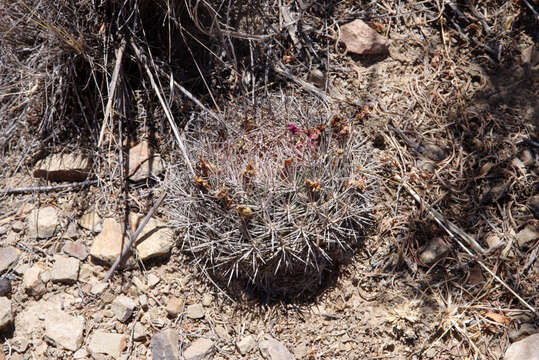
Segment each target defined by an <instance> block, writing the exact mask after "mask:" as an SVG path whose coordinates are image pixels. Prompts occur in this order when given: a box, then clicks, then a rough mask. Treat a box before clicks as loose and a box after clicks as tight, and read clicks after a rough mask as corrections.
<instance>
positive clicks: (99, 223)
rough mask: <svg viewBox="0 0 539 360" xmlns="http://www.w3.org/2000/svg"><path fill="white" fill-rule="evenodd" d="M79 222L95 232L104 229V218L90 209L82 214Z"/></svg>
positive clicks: (83, 226) (81, 225)
mask: <svg viewBox="0 0 539 360" xmlns="http://www.w3.org/2000/svg"><path fill="white" fill-rule="evenodd" d="M77 223H78V224H79V226H80V227H82V228H84V229H86V230H90V231H92V232H95V233H99V232H101V231H102V230H103V220H102V219H101V217H100V216H99V215H98V214H97V213H96V212H95V211H90V212H88V213H86V214H84V215H82V216H81V217H80V219H78V220H77Z"/></svg>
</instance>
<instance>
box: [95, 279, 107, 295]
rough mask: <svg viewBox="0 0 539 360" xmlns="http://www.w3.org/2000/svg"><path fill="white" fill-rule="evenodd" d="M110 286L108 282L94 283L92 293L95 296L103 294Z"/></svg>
mask: <svg viewBox="0 0 539 360" xmlns="http://www.w3.org/2000/svg"><path fill="white" fill-rule="evenodd" d="M108 286H109V284H108V283H105V282H98V283H96V284H93V285H92V288H91V289H90V293H91V294H92V295H95V296H97V295H101V294H103V293H104V292H105V290H106V289H107V287H108Z"/></svg>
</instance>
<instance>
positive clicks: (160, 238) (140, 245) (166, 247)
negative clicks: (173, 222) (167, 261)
mask: <svg viewBox="0 0 539 360" xmlns="http://www.w3.org/2000/svg"><path fill="white" fill-rule="evenodd" d="M142 218H143V216H142V215H138V214H133V213H132V214H130V215H129V223H130V225H131V233H134V232H135V231H136V228H137V226H138V224H139V223H140V221H142ZM173 235H174V234H173V231H172V230H171V229H170V228H169V227H168V226H166V224H165V223H163V222H161V221H159V220H156V219H150V220H149V221H148V223H147V224H146V226H144V229H142V232H141V233H140V235H139V237H138V238H137V245H136V249H137V254H138V256H139V258H140V259H141V260H142V261H146V260H149V259H152V258H156V257H162V256H167V255H168V254H169V253H170V250H171V249H172V246H174V236H173Z"/></svg>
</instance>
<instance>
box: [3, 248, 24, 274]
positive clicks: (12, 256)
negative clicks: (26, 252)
mask: <svg viewBox="0 0 539 360" xmlns="http://www.w3.org/2000/svg"><path fill="white" fill-rule="evenodd" d="M19 255H20V251H19V250H18V249H16V248H14V247H13V246H8V247H2V248H0V274H1V273H3V272H4V271H6V270H8V269H9V268H10V267H11V266H13V265H15V264H16V263H17V261H18V260H19Z"/></svg>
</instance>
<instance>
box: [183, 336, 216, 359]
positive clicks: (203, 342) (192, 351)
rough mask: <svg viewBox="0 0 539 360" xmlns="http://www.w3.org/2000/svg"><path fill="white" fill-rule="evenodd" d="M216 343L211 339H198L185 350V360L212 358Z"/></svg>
mask: <svg viewBox="0 0 539 360" xmlns="http://www.w3.org/2000/svg"><path fill="white" fill-rule="evenodd" d="M213 347H214V343H213V341H211V340H210V339H204V338H201V339H197V340H195V341H193V343H192V344H191V345H190V346H189V347H188V348H187V349H185V351H184V352H183V358H184V360H205V359H209V358H211V356H212V354H213Z"/></svg>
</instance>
